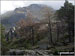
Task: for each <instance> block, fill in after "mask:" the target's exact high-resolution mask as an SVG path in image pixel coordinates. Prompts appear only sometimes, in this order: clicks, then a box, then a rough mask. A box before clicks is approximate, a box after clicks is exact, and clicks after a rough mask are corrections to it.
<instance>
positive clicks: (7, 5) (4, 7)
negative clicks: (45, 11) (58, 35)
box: [1, 0, 74, 14]
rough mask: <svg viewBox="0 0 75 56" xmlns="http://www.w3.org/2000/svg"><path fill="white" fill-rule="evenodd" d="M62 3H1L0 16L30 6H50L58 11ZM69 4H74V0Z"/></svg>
mask: <svg viewBox="0 0 75 56" xmlns="http://www.w3.org/2000/svg"><path fill="white" fill-rule="evenodd" d="M64 2H65V1H64V0H63V1H1V14H3V13H5V12H7V11H11V10H14V9H15V8H17V7H24V6H25V7H26V6H29V5H30V4H44V5H48V6H51V7H52V8H54V9H56V10H57V9H59V8H60V7H61V6H63V4H64ZM69 2H70V3H72V4H74V0H70V1H69Z"/></svg>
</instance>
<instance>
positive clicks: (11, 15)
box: [1, 4, 54, 27]
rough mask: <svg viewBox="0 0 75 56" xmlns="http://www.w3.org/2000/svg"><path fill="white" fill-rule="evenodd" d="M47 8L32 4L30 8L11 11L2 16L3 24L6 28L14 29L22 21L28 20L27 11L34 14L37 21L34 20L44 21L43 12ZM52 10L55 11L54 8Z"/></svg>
mask: <svg viewBox="0 0 75 56" xmlns="http://www.w3.org/2000/svg"><path fill="white" fill-rule="evenodd" d="M45 7H47V6H45V5H40V4H31V5H30V6H28V7H20V8H16V9H15V10H14V11H10V12H7V13H5V14H3V15H1V23H2V24H3V25H5V26H6V27H8V26H9V27H13V26H15V25H16V22H18V21H19V20H20V19H26V15H27V10H29V11H30V13H32V15H33V16H34V17H35V19H33V20H34V21H39V20H41V19H43V14H44V13H42V12H41V11H42V10H43V9H44V8H45ZM49 8H50V7H49ZM50 10H52V11H54V10H53V9H52V8H50Z"/></svg>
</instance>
